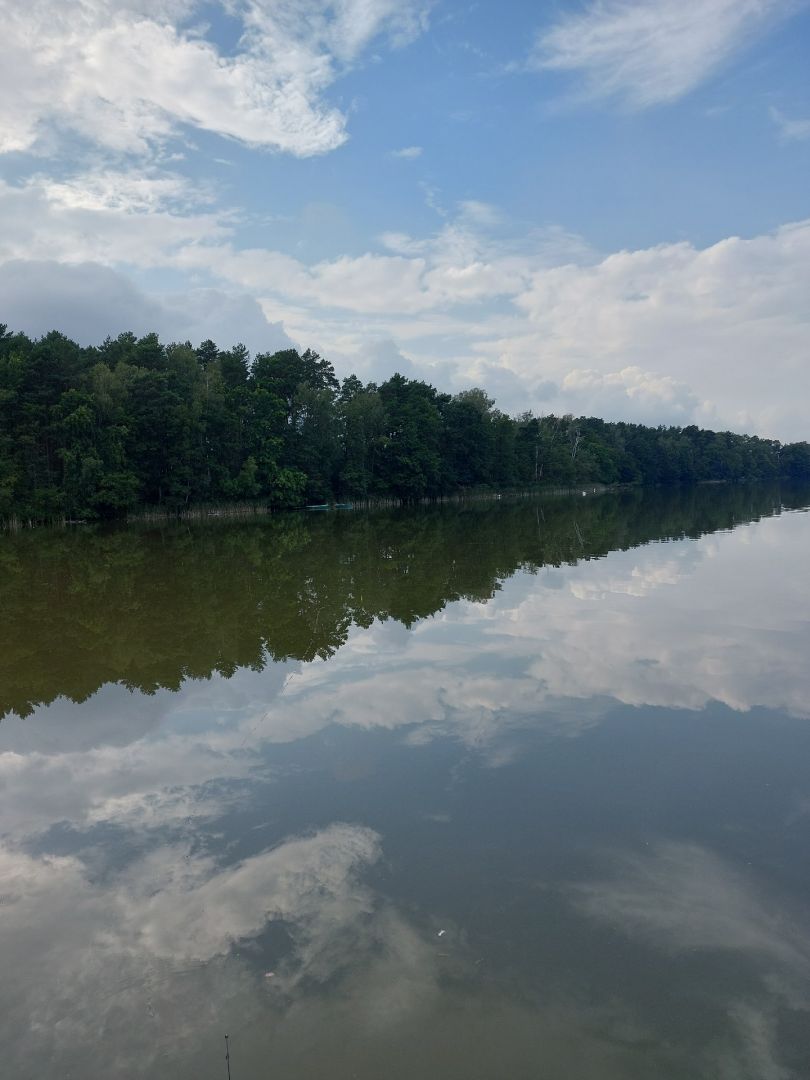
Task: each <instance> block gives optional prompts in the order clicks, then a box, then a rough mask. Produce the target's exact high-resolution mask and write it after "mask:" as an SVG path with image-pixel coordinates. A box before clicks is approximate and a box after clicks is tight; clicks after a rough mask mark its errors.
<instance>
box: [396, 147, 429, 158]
mask: <svg viewBox="0 0 810 1080" xmlns="http://www.w3.org/2000/svg"><path fill="white" fill-rule="evenodd" d="M421 156H422V147H421V146H403V147H402V149H401V150H392V151H391V157H395V158H404V159H405V160H406V161H412V160H413V159H414V158H418V157H421Z"/></svg>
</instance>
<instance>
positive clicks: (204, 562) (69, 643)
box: [0, 484, 808, 725]
mask: <svg viewBox="0 0 810 1080" xmlns="http://www.w3.org/2000/svg"><path fill="white" fill-rule="evenodd" d="M807 503H808V489H807V488H806V487H798V488H793V489H792V488H790V487H787V486H785V485H781V486H780V485H771V484H753V485H747V484H745V485H743V484H739V485H729V486H728V487H725V488H723V489H722V490H718V489H716V488H708V487H683V488H673V489H663V488H656V489H649V488H648V489H638V488H636V489H631V490H626V491H622V492H611V493H608V494H603V495H599V496H596V497H594V498H589V499H582V498H576V499H574V498H566V497H546V498H542V499H531V500H528V499H514V500H512V499H504V500H502V501H501V502H499V503H495V502H491V501H485V500H478V501H470V502H465V503H460V504H444V505H441V506H436V507H417V508H415V509H407V510H406V509H400V508H396V509H395V508H386V509H382V510H378V511H376V512H374V513H363V514H351V513H346V514H309V515H304V514H296V513H291V514H283V515H276V516H272V517H260V518H257V517H251V518H248V519H246V520H234V519H231V518H228V517H223V518H220V519H213V520H212V521H207V522H205V523H193V522H192V523H191V524H190V525H183V526H180V525H177V524H175V523H173V522H170V523H164V524H162V525H161V526H160V527H156V526H154V525H148V526H136V527H132V528H126V529H122V528H116V527H108V526H104V525H87V526H85V527H84V528H82V529H81V530H51V529H47V530H28V529H25V530H20V531H19V532H18V533H16V534H13V535H10V536H8V537H6V539H5V540H4V542H3V544H2V545H0V607H2V611H3V615H4V618H3V619H0V717H2V716H3V714H4V713H6V712H9V711H10V712H15V713H17V714H18V715H21V716H25V715H28V714H29V713H30V712H31V711H32V710H33V709H34V708H35V707H36V706H37V705H38V704H42V703H45V702H50V701H53V700H54V699H55V698H56V697H58V696H60V695H65V696H67V697H69V698H71V699H73V700H74V701H83V700H85V699H86V698H89V697H90V696H91V695H92V694H94V693H95V692H96V690H98V689H99V687H100V686H102V685H104V684H105V683H121V684H123V685H126V686H129V687H130V688H132V689H138V690H141V691H143V692H145V693H152V692H155V691H157V690H158V689H160V688H166V689H172V690H177V689H179V688H180V686H181V685H182V684H183V683H184V682H185V681H186V680H187V679H195V678H207V677H208V676H210V675H212V674H213V673H215V672H218V673H219V674H221V675H224V676H226V677H227V676H230V675H232V674H233V673H234V672H235V671H236V670H237V669H238V668H248V667H249V668H252V669H254V670H256V671H259V670H262V669H263V668H264V667H265V666H266V665H267V664H268V662H270V661H272V660H278V661H284V660H302V661H310V660H313V659H315V658H316V657H321V658H322V659H325V658H327V657H329V656H332V655H333V654H334V653H335V652H336V651H337V650H338V649H339V648H340V647H341V646H342V645H343V643H344V642H345V641H346V639H347V637H348V635H349V632H350V630H351V628H352V626H363V627H366V626H370V625H371V624H372V623H373V622H374V621H375V620H380V621H385V620H395V621H397V622H400V623H402V624H404V625H405V626H411V625H412V624H413V623H415V622H416V621H418V620H419V619H423V618H426V617H428V616H430V615H432V614H434V613H435V612H437V611H440V610H441V609H442V608H443V607H444V606H445V605H446V604H449V603H452V602H454V601H456V600H460V599H468V600H473V601H477V602H482V601H485V600H488V599H489V598H490V597H492V596H493V595H494V593H495V591H496V590H497V589H498V588H499V587H500V585H501V583H502V582H504V581H506V580H507V579H508V578H509V577H510V576H511V575H512V574H514V573H516V572H517V571H523V572H528V573H534V572H536V571H537V570H538V569H539V568H541V567H543V566H560V565H564V564H570V563H576V562H579V561H580V560H582V559H591V558H600V557H603V556H605V555H606V554H607V553H608V552H610V551H612V550H615V549H628V548H633V547H636V546H638V545H641V544H646V543H649V542H650V541H655V540H663V539H680V538H682V537H685V536H690V537H699V536H702V535H704V534H706V533H710V532H714V531H715V530H718V529H731V528H733V527H734V526H735V525H738V524H739V523H740V522H747V521H755V520H758V519H759V518H761V517H769V516H771V515H774V514H779V513H781V511H782V510H783V509H784V508H790V507H803V506H806V505H807ZM136 711H137V714H138V716H139V717H141V718H142V719H143V720H144V721H146V722H150V720H151V718H152V717H153V714H152V713H151V712H149V711H148V710H144V709H138V710H136ZM105 715H106V714H105ZM86 719H87V718H86V717H85V720H86ZM124 719H125V721H126V724H127V725H129V724H130V723H132V722H133V715H132V714H130V713H126V714H124ZM106 722H107V721H106V720H105V723H106Z"/></svg>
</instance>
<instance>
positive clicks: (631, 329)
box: [0, 169, 810, 439]
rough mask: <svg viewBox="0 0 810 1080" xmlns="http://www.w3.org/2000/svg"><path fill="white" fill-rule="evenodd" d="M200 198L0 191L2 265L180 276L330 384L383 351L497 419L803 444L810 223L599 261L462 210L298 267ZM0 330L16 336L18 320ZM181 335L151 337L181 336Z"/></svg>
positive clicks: (84, 186) (33, 188) (164, 179)
mask: <svg viewBox="0 0 810 1080" xmlns="http://www.w3.org/2000/svg"><path fill="white" fill-rule="evenodd" d="M211 197H212V196H211V191H210V190H209V189H208V188H205V187H202V188H200V187H199V186H195V185H192V184H190V183H189V182H188V181H187V180H185V179H184V178H183V177H181V176H180V175H179V174H176V173H171V172H167V173H162V172H158V171H156V170H154V169H141V170H130V171H121V170H119V171H111V170H107V171H104V172H102V173H100V174H98V175H92V174H90V175H87V174H81V175H78V176H73V177H67V178H62V179H59V180H54V179H49V178H47V177H45V176H41V175H40V176H35V177H33V178H31V179H29V180H27V181H24V182H22V183H21V184H18V185H11V184H7V183H6V184H3V183H0V262H8V261H10V260H17V265H18V268H20V267H22V263H23V261H25V260H36V261H48V262H59V263H63V264H66V263H69V264H78V263H98V264H101V265H103V266H107V267H110V268H115V269H118V270H123V269H125V268H127V267H135V268H137V269H138V270H140V271H149V270H152V269H169V270H171V271H174V272H180V273H181V274H184V275H186V276H187V277H188V278H189V279H190V280H193V281H194V282H195V284H194V287H193V288H190V289H188V290H186V295H188V296H202V295H204V294H203V293H202V292H201V291H200V290H201V289H205V288H214V289H216V290H218V291H219V292H221V293H222V294H223V295H232V294H233V293H234V292H235V293H236V294H238V295H240V296H241V297H242V299H241V300H240V301H239V302H240V303H241V304H242V305H243V310H244V311H245V312H246V313H247V314H248V316H249V318H250V321H251V325H252V326H255V327H256V329H257V330H260V329H261V327H260V326H259V325H257V323H256V321H255V309H252V310H253V312H254V315H253V316H250V313H249V312H248V307H249V304H250V301H249V298H251V297H252V298H253V299H254V300H256V301H258V302H259V303H260V304H261V307H262V309H263V311H264V314H265V316H266V318H267V319H268V320H269V321H270V322H272V323H279V324H283V330H282V329H279V333H283V332H286V334H287V335H288V336H289V337H291V338H292V339H293V340H296V341H298V342H300V343H302V344H310V343H312V344H315V345H316V346H317V347H318V349H319V350H320V351H321V352H323V353H325V354H327V355H329V356H330V358H331V359H332V360H333V361H334V362H335V363H336V364H337V365H338V367H339V369H340V370H341V373H342V374H347V373H348V370H349V369H350V367H351V365H352V364H353V363H355V362H356V363H358V364H360V363H361V362H364V361H362V357H364V356H365V357H369V356H370V355H371V353H374V352H377V351H378V346H377V343H379V342H380V341H388V342H393V343H394V346H395V348H396V349H398V350H399V352H400V353H401V354H402V355H403V356H405V357H406V359H407V360H408V361H410V363H411V364H412V365H413V370H414V372H421V373H422V375H423V376H424V377H427V378H429V379H433V380H436V379H439V378H440V379H441V380H442V381H443V382H444V383H445V384H448V383H450V384H452V385H454V386H456V385H463V384H464V383H467V382H469V381H473V382H483V385H484V386H485V388H487V387H492V389H493V390H496V389H497V391H498V393H499V397H498V404H499V406H500V407H502V408H504V409H507V410H512V411H514V410H522V409H525V408H527V407H529V408H534V409H535V410H538V409H541V410H543V411H552V410H553V411H562V412H566V411H571V412H575V413H583V412H589V413H593V414H596V415H603V416H605V418H607V419H628V420H636V421H643V422H647V423H653V424H657V423H692V422H694V423H702V424H704V425H709V426H720V427H724V428H725V427H727V428H731V429H734V430H741V431H749V432H752V433H756V434H764V435H768V436H776V437H779V438H782V439H792V438H806V437H807V426H806V417H805V414H804V410H803V408H802V407H801V402H802V401H803V400H804V398H806V397H807V396H810V323H809V322H808V318H807V303H806V299H807V298H806V289H805V285H804V283H805V281H806V280H807V279H808V276H810V221H803V222H797V223H794V224H792V225H786V226H784V227H782V228H779V229H777V230H776V231H775V232H773V233H770V234H765V235H761V236H754V237H750V238H741V237H729V238H728V239H724V240H721V241H719V242H717V243H715V244H712V245H710V246H708V247H705V248H698V247H696V246H695V245H693V244H690V243H686V242H683V243H668V244H667V243H664V244H659V245H657V246H655V247H650V248H645V249H639V250H630V251H620V252H616V253H614V254H610V255H607V256H604V255H600V254H598V253H597V252H595V251H594V250H593V249H592V248H590V247H589V246H588V245H587V243H585V242H584V241H583V240H582V238H581V237H577V236H572V235H570V234H569V233H567V232H565V231H564V230H562V229H558V228H549V229H540V230H529V231H528V232H523V233H522V235H521V233H520V230H519V223H512V222H509V221H508V220H507V219H504V217H503V215H502V214H500V213H499V212H498V210H497V208H495V207H492V206H490V205H489V204H486V203H481V202H476V201H467V202H463V203H460V204H459V205H458V206H457V207H456V211H455V213H454V215H453V216H452V217H450V218H447V219H445V220H444V221H443V222H442V224H441V227H440V228H439V229H438V230H437V231H436V232H435V233H433V234H432V235H427V236H417V237H415V236H409V235H407V234H405V233H402V232H388V233H385V234H383V236H382V237H381V238H380V247H379V249H378V250H369V251H366V252H363V253H362V254H359V255H352V256H349V255H344V256H340V257H337V258H331V259H322V260H320V261H318V262H315V263H312V264H307V263H306V262H304V261H302V260H301V259H299V258H295V257H294V256H292V255H290V254H287V253H285V252H282V251H278V250H273V249H271V248H262V247H254V248H240V247H238V246H237V244H236V243H235V236H236V230H237V228H238V227H239V226H240V225H241V224H243V223H242V222H241V221H240V218H239V216H238V215H236V214H234V213H233V212H231V211H228V210H227V209H221V208H218V207H217V206H216V205H212V203H211V202H210V199H211ZM77 273H81V272H80V271H77ZM29 278H30V275H29ZM211 295H212V296H213V295H214V294H211ZM17 296H18V299H17V301H16V302H17V303H19V304H20V305H21V308H22V310H23V311H27V310H30V308H31V304H30V303H28V304H27V305H26V301H25V298H24V297H20V296H19V293H17ZM183 303H185V302H184V301H182V300H178V304H179V305H180V307H182V306H183ZM161 306H162V307H163V308H172V307H173V306H177V305H175V304H174V303H173V302H172V301H170V300H167V301H166V302H165V303H163V304H162V305H161ZM215 306H216V305H215ZM192 307H195V309H196V310H197V311H198V312H200V313H201V314H202V313H204V312H203V310H202V307H201V306H200V305H195V304H192ZM88 314H90V313H88ZM3 318H4V321H6V322H9V323H12V324H15V312H14V310H13V307H12V308H11V309H9V308H8V307H6V309H5V310H4V315H3ZM98 321H99V324H101V323H102V322H104V314H103V312H100V313H99V315H98ZM180 321H182V319H181V320H180ZM124 323H125V324H129V325H132V323H131V321H130V320H128V319H125V320H124ZM176 323H177V320H175V321H172V320H171V319H168V321H167V320H166V319H164V320H163V321H162V322H161V324H160V325H161V326H164V327H167V328H171V329H170V332H171V333H172V334H175V333H180V330H179V329H178V330H175V329H174V326H175V325H176ZM16 325H21V323H20V322H19V321H18V320H16ZM214 330H216V324H215V321H214V323H213V329H212V336H215V339H216V335H215V334H214V332H213V331H214ZM104 332H105V333H106V332H113V331H112V330H111V329H110V328H108V326H107V325H106V323H105V325H104ZM185 333H186V335H187V336H192V337H193V336H194V332H193V330H190V331H186V332H185ZM90 336H93V335H90ZM95 336H96V337H98V336H103V334H100V333H99V334H97V335H95ZM220 336H221V334H220ZM228 336H229V337H232V336H233V335H232V334H230V333H229V335H228ZM245 340H246V339H245ZM246 343H247V341H246ZM487 380H488V381H487Z"/></svg>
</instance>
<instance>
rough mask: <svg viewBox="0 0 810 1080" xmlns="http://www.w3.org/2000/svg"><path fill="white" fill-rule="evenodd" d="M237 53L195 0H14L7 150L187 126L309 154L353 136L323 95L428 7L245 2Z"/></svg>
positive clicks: (132, 145)
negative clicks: (56, 139)
mask: <svg viewBox="0 0 810 1080" xmlns="http://www.w3.org/2000/svg"><path fill="white" fill-rule="evenodd" d="M225 6H226V7H227V10H228V13H229V14H231V15H232V16H234V17H236V18H238V19H240V20H241V23H242V28H243V35H242V37H241V39H240V42H239V47H238V51H237V52H236V53H235V54H234V55H223V54H220V53H219V52H218V50H217V48H216V46H215V44H214V43H212V42H211V41H209V40H207V39H206V38H205V37H204V36H203V33H202V31H201V30H200V28H195V27H193V26H190V25H189V20H190V19H191V18H192V17H193V16H194V15H195V14H196V13H197V11H198V9H199V10H204V5H202V4H200V3H198V2H194V0H129V2H126V3H119V2H118V0H85V2H83V3H78V2H72V3H63V2H61V0H32V2H31V3H29V4H25V5H20V4H17V3H14V2H13V0H5V2H4V3H3V4H2V17H3V35H2V40H1V41H0V152H9V151H14V150H17V151H19V150H29V149H32V148H34V149H36V148H37V147H38V145H39V144H41V143H42V141H43V140H44V139H47V138H49V137H52V136H53V134H54V132H56V131H58V130H59V129H68V130H70V131H72V132H74V133H75V134H78V135H80V136H82V137H83V138H85V139H87V140H89V141H91V142H92V143H94V144H98V145H101V146H103V147H105V148H107V149H109V150H113V151H129V152H138V153H143V152H146V151H148V150H151V149H152V148H153V147H154V146H155V144H156V143H161V142H162V141H164V140H166V139H168V138H169V137H170V136H172V135H174V134H176V133H177V131H178V130H179V129H180V128H181V127H183V126H186V125H187V126H190V127H193V128H199V129H202V130H206V131H211V132H215V133H216V134H219V135H223V136H226V137H229V138H233V139H237V140H239V141H240V142H242V143H245V144H247V145H249V146H258V147H267V148H272V149H276V150H281V151H285V152H288V153H291V154H295V155H298V156H302V157H305V156H308V155H311V154H319V153H324V152H326V151H329V150H332V149H334V148H335V147H337V146H339V145H340V144H341V143H342V142H344V141H345V139H346V130H345V127H346V120H345V116H344V115H343V114H342V113H341V112H340V111H339V110H337V109H336V108H334V107H332V106H331V105H329V104H328V103H327V102H326V101H325V100H324V99H323V97H322V95H323V93H324V91H325V90H326V89H327V88H328V87H329V86H330V84H331V83H332V82H333V81H334V80H335V78H337V76H338V74H339V73H340V70H342V69H343V68H345V67H346V66H349V65H351V64H352V63H354V62H355V61H356V60H357V59H358V57H359V55H360V53H361V52H362V51H363V50H364V49H365V48H367V47H368V45H369V44H370V43H371V42H372V41H373V40H375V39H376V38H377V37H379V36H380V35H386V37H387V38H388V41H389V43H390V44H392V45H399V44H403V43H405V42H407V41H409V40H411V39H412V38H413V37H414V36H416V34H418V33H419V32H420V31H421V29H422V28H423V27H424V25H425V21H426V13H427V5H426V4H424V3H419V2H418V0H414V2H413V3H409V2H406V3H404V4H403V3H397V4H395V3H392V2H391V0H344V2H342V3H339V4H333V3H329V2H327V0H285V2H280V3H274V4H265V3H262V2H261V0H236V2H235V3H232V4H227V5H225Z"/></svg>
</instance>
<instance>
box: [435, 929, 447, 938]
mask: <svg viewBox="0 0 810 1080" xmlns="http://www.w3.org/2000/svg"><path fill="white" fill-rule="evenodd" d="M446 933H447V931H446V930H440V931H439V932H438V934H437V935H436V937H444V935H445V934H446Z"/></svg>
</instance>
